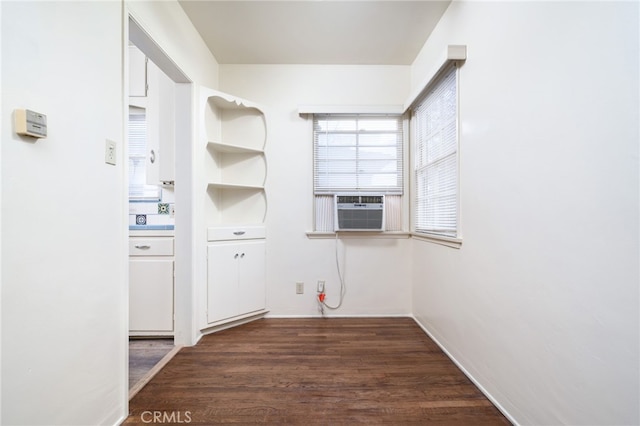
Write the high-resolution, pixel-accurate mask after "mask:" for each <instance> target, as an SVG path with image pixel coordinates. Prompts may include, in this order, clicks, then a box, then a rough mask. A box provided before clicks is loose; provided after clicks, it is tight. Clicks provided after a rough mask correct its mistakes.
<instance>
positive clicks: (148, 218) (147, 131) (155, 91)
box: [124, 16, 193, 398]
mask: <svg viewBox="0 0 640 426" xmlns="http://www.w3.org/2000/svg"><path fill="white" fill-rule="evenodd" d="M126 31H127V37H126V40H127V46H125V52H126V53H125V55H127V59H126V60H125V64H127V66H128V67H129V68H130V69H129V70H125V71H130V72H125V73H124V75H125V79H127V81H128V84H125V87H128V88H129V93H126V94H125V99H127V105H126V107H127V110H128V111H129V114H127V117H128V121H127V126H126V127H127V128H128V129H129V130H128V138H127V139H128V142H127V149H128V153H129V174H128V179H127V183H128V186H129V194H130V198H129V218H128V222H127V223H128V224H129V366H128V370H127V374H128V376H129V377H128V379H129V381H130V383H129V397H130V398H131V397H132V396H133V394H135V392H137V391H138V390H140V389H141V388H142V386H144V385H145V384H146V383H147V382H148V381H149V380H150V379H151V377H153V375H155V373H157V372H158V371H159V370H160V369H161V368H162V366H164V364H166V362H168V361H169V360H170V359H171V357H173V355H175V353H177V351H178V350H179V348H180V347H181V346H183V345H189V344H192V340H193V328H192V319H191V317H192V314H191V311H192V308H191V307H192V305H193V303H192V296H191V294H192V287H191V270H192V267H191V262H192V260H191V259H192V254H191V241H192V235H191V229H192V217H193V214H192V211H191V206H192V188H191V181H192V178H191V174H192V170H193V167H192V164H191V162H192V159H191V152H192V151H193V141H192V99H193V84H192V82H191V80H190V79H189V78H188V77H187V76H186V75H185V74H184V73H183V72H182V70H180V68H179V67H178V66H177V65H176V64H175V63H174V62H173V61H172V60H171V58H169V57H168V56H167V54H166V53H165V52H164V50H163V49H162V48H161V47H160V46H158V44H157V43H156V42H155V41H154V40H153V39H152V38H151V37H150V35H149V34H148V33H147V32H146V31H145V30H144V29H143V28H142V26H141V25H140V24H139V23H138V22H137V21H136V20H135V19H134V18H133V17H132V16H128V25H127V26H126ZM136 52H138V53H136ZM140 58H142V59H143V60H142V62H141V61H140ZM141 65H142V66H141ZM141 81H142V84H140V82H141ZM141 116H142V118H141ZM134 122H135V123H134ZM139 123H144V124H143V128H142V130H143V131H142V133H143V137H139V135H138V134H136V136H135V137H133V136H132V133H135V132H136V130H135V129H134V127H135V125H136V124H138V125H139ZM136 138H137V139H136ZM141 141H142V142H144V143H141ZM132 392H133V393H132Z"/></svg>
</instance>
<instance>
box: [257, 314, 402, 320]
mask: <svg viewBox="0 0 640 426" xmlns="http://www.w3.org/2000/svg"><path fill="white" fill-rule="evenodd" d="M265 318H411V319H413V320H414V321H415V318H413V315H411V314H373V315H372V314H352V315H324V316H323V315H320V314H314V315H285V314H267V315H266V316H265Z"/></svg>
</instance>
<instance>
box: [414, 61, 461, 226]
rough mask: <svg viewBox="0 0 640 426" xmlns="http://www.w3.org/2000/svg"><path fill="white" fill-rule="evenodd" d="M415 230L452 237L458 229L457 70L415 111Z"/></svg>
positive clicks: (437, 84)
mask: <svg viewBox="0 0 640 426" xmlns="http://www.w3.org/2000/svg"><path fill="white" fill-rule="evenodd" d="M412 121H413V129H414V130H415V137H414V143H415V169H414V172H415V176H414V177H415V185H416V192H415V209H414V224H415V231H416V232H422V233H432V234H439V235H445V236H449V237H456V236H457V228H458V223H457V222H458V220H457V219H458V129H457V123H458V96H457V72H456V67H455V66H452V67H451V68H449V69H447V70H446V71H445V72H444V73H443V75H442V77H441V78H439V79H438V80H437V81H436V82H435V83H434V84H433V85H432V87H431V88H430V89H429V90H428V92H427V93H426V95H425V96H424V97H423V98H422V99H421V100H420V101H419V102H418V104H417V105H416V107H415V108H414V109H413V115H412Z"/></svg>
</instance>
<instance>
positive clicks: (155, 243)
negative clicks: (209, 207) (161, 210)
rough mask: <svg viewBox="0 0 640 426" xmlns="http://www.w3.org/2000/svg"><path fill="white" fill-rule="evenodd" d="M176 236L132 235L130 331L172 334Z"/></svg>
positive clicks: (130, 332) (130, 253)
mask: <svg viewBox="0 0 640 426" xmlns="http://www.w3.org/2000/svg"><path fill="white" fill-rule="evenodd" d="M173 254H174V252H173V238H169V237H148V238H147V237H130V238H129V334H130V335H131V336H172V335H173V331H174V328H173V305H174V302H173V300H174V279H173V276H174V257H173Z"/></svg>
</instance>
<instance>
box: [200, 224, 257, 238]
mask: <svg viewBox="0 0 640 426" xmlns="http://www.w3.org/2000/svg"><path fill="white" fill-rule="evenodd" d="M264 237H265V230H264V226H236V227H211V228H208V229H207V240H208V241H228V240H256V239H262V238H264Z"/></svg>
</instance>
